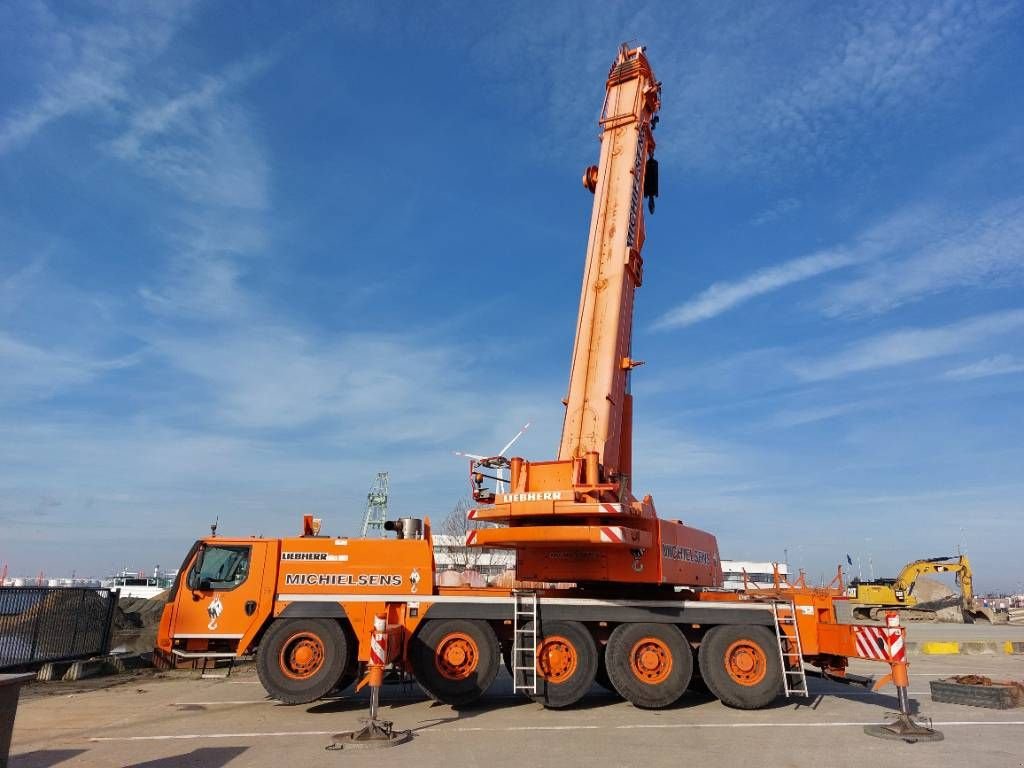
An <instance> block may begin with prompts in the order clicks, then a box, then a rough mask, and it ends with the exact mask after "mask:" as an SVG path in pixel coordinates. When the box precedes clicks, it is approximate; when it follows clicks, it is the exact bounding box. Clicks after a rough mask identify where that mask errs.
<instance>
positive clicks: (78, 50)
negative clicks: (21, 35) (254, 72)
mask: <svg viewBox="0 0 1024 768" xmlns="http://www.w3.org/2000/svg"><path fill="white" fill-rule="evenodd" d="M190 6H191V2H190V1H188V0H182V1H180V2H160V1H159V0H157V1H156V2H145V3H143V2H139V3H131V4H128V5H127V6H125V7H124V8H123V10H121V11H118V10H116V9H111V10H113V11H114V12H113V13H110V14H107V13H105V14H103V18H102V19H99V20H96V21H94V22H92V23H87V24H85V25H79V24H66V23H64V22H63V21H62V19H60V18H58V17H57V16H56V15H55V14H53V13H52V12H50V10H49V9H48V8H46V6H45V5H43V4H41V3H40V4H37V6H36V11H37V12H36V13H35V14H34V18H33V17H29V16H26V21H28V20H30V21H31V23H32V28H31V29H30V30H27V31H26V34H28V35H31V36H33V37H34V38H35V39H36V46H35V47H36V48H38V50H39V52H40V56H39V59H38V61H27V62H25V65H26V67H30V68H31V67H39V72H38V75H39V83H38V86H37V95H36V97H35V98H34V99H33V100H32V101H31V102H29V103H27V104H21V105H18V106H15V107H14V109H13V110H12V111H10V112H9V113H8V114H7V115H5V116H4V117H3V118H2V119H0V154H3V153H4V152H8V151H10V150H12V149H14V148H15V147H18V146H20V145H22V144H23V143H24V142H26V141H28V140H29V139H31V138H32V137H33V136H34V135H35V134H36V133H38V132H39V131H40V130H42V129H43V128H44V127H45V126H47V125H48V124H50V123H52V122H53V121H55V120H58V119H60V118H63V117H66V116H68V115H72V114H76V113H80V112H85V111H90V110H96V109H101V108H105V107H107V106H109V105H110V104H112V103H117V102H121V101H123V100H124V99H125V98H126V85H125V84H126V81H127V80H128V79H129V78H130V77H131V75H132V73H133V72H134V71H135V70H136V68H137V67H139V66H140V65H141V64H143V63H145V62H147V61H150V60H152V59H153V58H155V57H156V56H157V55H159V54H160V52H161V51H163V50H164V49H165V48H166V46H167V44H168V43H169V42H170V40H171V38H172V37H173V35H174V33H175V32H176V31H177V29H178V28H179V26H180V25H181V23H182V22H183V21H184V19H185V18H186V17H187V15H188V10H189V7H190ZM39 61H41V62H45V63H44V64H41V65H40V64H39V63H38V62H39Z"/></svg>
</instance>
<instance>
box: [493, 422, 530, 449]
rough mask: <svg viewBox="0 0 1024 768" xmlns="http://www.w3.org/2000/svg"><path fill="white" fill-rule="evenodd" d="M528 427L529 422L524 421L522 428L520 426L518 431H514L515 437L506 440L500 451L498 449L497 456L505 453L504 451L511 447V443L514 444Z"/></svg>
mask: <svg viewBox="0 0 1024 768" xmlns="http://www.w3.org/2000/svg"><path fill="white" fill-rule="evenodd" d="M529 428H530V422H526V423H525V424H524V425H523V428H522V429H520V430H519V431H518V432H517V433H516V436H515V437H513V438H512V439H511V440H509V441H508V442H507V443H506V444H505V447H504V448H502V449H501V450H500V451H498V455H499V456H504V455H505V451H507V450H508V449H509V448H511V447H512V446H513V445H515V444H516V441H517V440H518V439H519V438H520V437H522V436H523V433H524V432H526V430H528V429H529Z"/></svg>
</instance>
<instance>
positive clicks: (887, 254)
mask: <svg viewBox="0 0 1024 768" xmlns="http://www.w3.org/2000/svg"><path fill="white" fill-rule="evenodd" d="M851 266H857V267H858V276H857V277H855V278H854V279H852V280H849V281H847V282H844V283H840V284H839V285H837V286H835V287H831V288H828V289H826V291H825V292H824V293H823V294H822V295H821V297H820V298H819V299H817V300H816V301H815V304H816V305H817V306H818V307H820V308H821V310H822V311H823V312H824V313H825V314H826V315H828V316H830V317H835V316H839V315H845V314H860V313H880V312H885V311H888V310H891V309H894V308H896V307H898V306H901V305H902V304H906V303H909V302H912V301H917V300H919V299H922V298H924V297H926V296H929V295H932V294H936V293H940V292H942V291H946V290H950V289H953V288H963V287H984V288H995V287H1000V286H1013V285H1018V284H1020V283H1021V282H1024V198H1012V199H1010V200H1003V201H1000V202H998V203H995V204H992V205H990V206H988V207H986V208H983V209H982V210H980V211H972V212H970V213H967V214H965V213H963V212H962V210H960V209H959V208H958V207H957V206H954V205H952V204H948V203H944V202H933V203H929V204H922V203H918V204H913V205H908V206H906V207H904V208H902V209H899V210H897V211H896V212H895V213H893V214H891V215H889V216H887V217H885V218H883V219H881V220H880V221H878V222H877V223H875V224H873V225H871V226H869V227H867V228H865V229H864V230H863V231H862V232H861V233H859V234H858V235H856V236H855V237H853V238H851V239H850V240H849V241H848V242H845V243H838V244H836V245H835V246H833V247H832V248H831V249H829V250H826V251H822V252H819V253H815V254H811V255H810V256H803V257H800V258H797V259H793V260H791V261H786V262H782V263H781V264H778V265H775V266H772V267H766V268H764V269H760V270H758V271H756V272H753V273H751V274H750V275H747V276H746V277H743V278H740V279H739V280H736V281H733V282H720V283H714V284H712V285H711V286H710V287H708V288H706V289H705V290H704V291H703V292H701V293H700V294H698V295H697V296H695V297H694V298H692V299H690V300H689V301H687V302H685V303H684V304H682V305H680V306H678V307H676V308H675V309H672V310H670V311H669V312H667V313H665V315H663V316H662V318H661V319H660V320H659V321H658V322H657V323H656V324H655V327H656V328H663V329H664V328H680V327H685V326H688V325H693V324H694V323H698V322H701V321H703V320H708V319H710V318H713V317H716V316H718V315H720V314H722V313H723V312H727V311H729V310H731V309H734V308H735V307H737V306H739V305H740V304H743V303H744V302H747V301H749V300H751V299H753V298H756V297H758V296H763V295H765V294H768V293H771V292H773V291H777V290H780V289H782V288H785V287H787V286H789V285H792V284H794V283H798V282H802V281H805V280H809V279H811V278H814V277H818V276H819V275H824V274H826V273H830V272H834V271H836V270H839V269H842V268H844V267H851Z"/></svg>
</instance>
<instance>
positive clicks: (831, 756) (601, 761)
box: [11, 655, 1024, 768]
mask: <svg viewBox="0 0 1024 768" xmlns="http://www.w3.org/2000/svg"><path fill="white" fill-rule="evenodd" d="M884 670H885V668H884V667H882V666H880V665H873V664H870V663H868V662H855V663H854V665H853V666H852V668H851V671H855V672H860V673H862V674H867V673H872V672H873V673H876V674H882V673H883V672H884ZM961 673H979V674H985V675H989V676H991V677H995V678H1015V679H1018V680H1024V656H1008V655H987V656H970V657H968V656H941V657H914V658H913V660H912V664H911V687H910V698H911V701H912V703H913V705H914V706H915V707H916V708H919V710H920V711H921V712H922V713H924V714H925V715H928V716H930V717H931V718H932V719H933V720H934V723H935V727H936V728H937V729H939V730H941V731H942V732H943V733H944V735H945V740H944V741H942V742H938V743H918V744H905V743H903V742H892V741H882V740H878V739H874V738H871V737H869V736H866V735H865V734H864V733H863V726H864V725H865V724H870V723H879V722H883V721H884V720H885V714H886V712H889V711H892V710H894V709H895V708H896V703H895V696H894V695H893V689H892V688H891V687H890V688H889V689H887V692H886V693H885V694H874V693H871V692H869V691H865V690H862V689H858V688H848V687H845V686H840V685H836V684H834V683H826V682H822V681H816V680H811V690H812V693H813V696H812V698H810V699H792V700H788V701H787V700H784V699H783V700H780V701H779V702H778V704H777V705H776V706H775V707H773V708H770V709H766V710H761V711H757V712H741V711H736V710H731V709H728V708H726V707H724V706H722V705H721V704H720V703H718V702H717V701H714V700H711V699H708V698H704V697H700V696H691V695H689V694H688V695H687V696H686V697H684V698H683V699H682V700H681V701H680V702H679V703H678V704H677V705H676V706H674V707H672V708H671V709H667V710H661V711H657V712H651V711H643V710H639V709H636V708H634V707H632V706H631V705H629V704H626V703H624V702H622V701H619V700H617V699H616V698H615V697H613V696H611V695H610V694H608V693H605V692H603V691H602V690H601V689H599V688H596V687H595V688H594V690H593V691H592V693H591V695H590V696H588V697H587V698H586V699H585V700H584V701H583V702H582V703H581V704H580V705H578V706H577V707H575V708H572V709H569V710H564V711H549V710H545V709H543V708H542V707H540V706H539V705H537V704H534V703H533V702H529V701H527V700H525V699H523V698H521V697H518V696H514V695H512V693H511V681H510V680H509V678H508V677H507V676H506V677H499V679H498V680H497V681H496V682H495V685H494V687H493V688H492V689H491V691H490V692H489V693H488V695H487V696H486V698H485V699H484V701H483V704H482V706H480V707H477V708H474V709H467V710H462V711H456V710H453V709H452V708H450V707H447V706H442V705H438V704H432V703H431V702H429V701H428V700H425V699H424V698H423V697H422V696H421V695H420V694H419V691H418V689H416V688H415V687H414V686H388V687H386V688H385V689H384V696H383V701H384V707H383V716H384V717H387V718H390V719H392V720H394V721H395V724H396V727H400V728H408V729H412V730H413V733H414V737H413V739H412V741H410V742H409V743H407V744H403V745H400V746H395V747H392V748H389V749H386V750H373V751H368V750H361V751H353V750H350V749H345V750H342V751H329V750H327V749H325V747H327V746H328V745H329V744H331V743H332V740H331V736H332V734H334V733H336V732H339V731H346V730H351V729H353V728H357V727H358V726H359V718H360V717H361V716H363V715H364V714H365V708H366V698H365V696H363V695H360V696H356V697H346V698H340V699H336V700H330V701H324V702H319V703H317V704H313V705H305V706H298V707H286V706H282V705H278V704H275V703H274V702H272V701H268V700H267V699H266V698H265V697H264V695H263V690H262V688H261V687H260V685H259V683H258V682H257V680H256V677H255V674H254V672H252V671H251V670H241V671H236V672H235V673H233V674H232V675H231V676H230V677H229V678H226V679H215V680H211V679H199V678H197V677H195V676H194V675H192V676H190V675H189V674H188V673H181V672H178V673H174V674H172V675H171V676H166V677H160V676H154V675H152V674H140V675H137V676H134V677H132V676H122V677H119V678H106V679H103V680H97V681H86V682H84V683H79V684H65V683H58V684H48V685H34V686H32V687H30V688H29V689H28V690H27V691H26V692H25V695H24V697H23V700H22V704H21V707H20V709H19V712H18V719H17V722H16V725H15V731H14V743H13V747H12V761H11V766H12V768H49V767H50V766H62V768H63V767H64V766H66V767H67V768H73V767H76V766H104V768H109V767H111V766H124V767H126V768H127V767H130V768H171V767H172V766H195V767H197V768H221V766H230V767H231V768H239V767H241V766H282V765H284V766H289V767H291V766H295V768H298V767H299V766H301V767H302V768H314V767H316V766H335V765H345V766H382V765H384V766H387V765H397V764H400V763H401V764H403V765H414V766H416V768H428V767H429V766H445V767H446V768H451V767H457V768H470V767H471V766H487V768H503V767H504V766H510V767H511V766H515V768H522V766H524V765H537V766H548V765H566V766H575V765H605V766H634V765H636V766H663V765H664V766H669V765H671V766H674V767H676V766H680V765H686V764H689V763H699V764H701V765H704V766H712V767H714V766H722V767H723V768H725V766H730V768H731V767H732V766H736V765H751V766H755V765H756V766H815V768H820V767H821V766H863V765H878V766H883V765H884V766H889V765H899V766H907V767H908V768H912V767H913V766H927V767H928V768H934V766H936V765H940V764H947V765H959V764H962V763H963V761H964V760H965V759H966V757H967V756H968V755H969V756H970V764H971V766H972V768H982V767H983V766H1001V767H1002V766H1021V765H1024V709H1011V710H1002V711H1000V710H991V709H979V708H974V707H963V706H957V705H951V704H933V703H932V701H931V698H930V695H929V687H928V680H929V679H934V678H937V677H945V676H948V675H951V674H961Z"/></svg>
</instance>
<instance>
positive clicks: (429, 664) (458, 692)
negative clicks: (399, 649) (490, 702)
mask: <svg viewBox="0 0 1024 768" xmlns="http://www.w3.org/2000/svg"><path fill="white" fill-rule="evenodd" d="M456 649H457V650H458V651H459V652H460V653H462V654H463V658H464V659H465V660H464V662H463V663H462V664H460V665H454V664H453V663H452V658H453V656H452V655H449V654H452V653H453V652H454V651H455V650H456ZM409 651H410V652H409V656H410V661H411V662H412V672H413V677H415V678H416V682H417V683H418V684H419V686H420V688H422V689H423V692H424V693H426V694H427V695H428V696H429V697H430V698H432V699H434V701H439V702H441V703H442V704H449V705H451V706H453V707H461V706H465V705H467V704H470V703H472V702H474V701H476V700H477V699H479V698H480V697H481V696H483V694H484V692H485V691H486V690H487V689H488V688H490V687H491V683H493V682H494V678H495V677H496V676H497V674H498V667H499V666H500V664H501V646H500V645H499V644H498V636H497V635H495V634H494V630H493V629H492V628H491V625H490V624H488V623H487V622H485V621H470V620H464V619H438V620H435V621H427V622H424V624H423V626H421V627H420V630H419V632H417V633H416V635H415V636H414V637H413V639H412V642H411V644H410V649H409Z"/></svg>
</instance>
